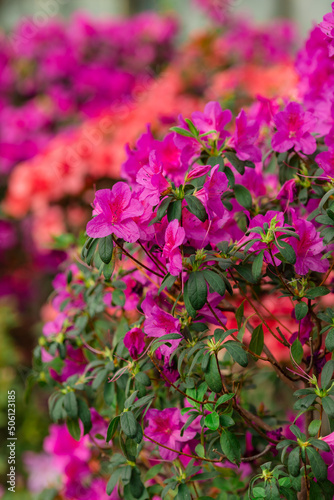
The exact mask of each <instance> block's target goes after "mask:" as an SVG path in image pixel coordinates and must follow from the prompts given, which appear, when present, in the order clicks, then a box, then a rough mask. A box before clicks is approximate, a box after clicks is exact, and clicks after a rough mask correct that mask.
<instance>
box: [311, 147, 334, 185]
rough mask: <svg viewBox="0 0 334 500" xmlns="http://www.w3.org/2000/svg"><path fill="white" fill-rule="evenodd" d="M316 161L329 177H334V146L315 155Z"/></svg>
mask: <svg viewBox="0 0 334 500" xmlns="http://www.w3.org/2000/svg"><path fill="white" fill-rule="evenodd" d="M315 161H316V162H317V163H318V165H319V167H320V168H322V170H323V171H324V173H325V174H326V175H327V176H328V177H329V179H333V178H334V147H329V149H328V151H323V152H322V153H319V154H318V155H317V156H316V157H315Z"/></svg>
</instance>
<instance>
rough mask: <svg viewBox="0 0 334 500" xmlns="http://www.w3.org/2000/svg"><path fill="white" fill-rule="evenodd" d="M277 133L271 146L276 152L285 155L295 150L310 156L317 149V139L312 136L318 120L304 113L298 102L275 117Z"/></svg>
mask: <svg viewBox="0 0 334 500" xmlns="http://www.w3.org/2000/svg"><path fill="white" fill-rule="evenodd" d="M274 122H275V125H276V127H277V132H276V133H275V134H274V135H273V138H272V140H271V145H272V148H273V150H274V151H277V152H278V153H284V151H288V150H289V149H292V148H295V150H296V151H302V152H303V153H305V154H307V155H310V154H312V153H314V151H315V150H316V148H317V143H316V140H315V138H314V137H313V136H312V135H311V133H310V131H313V129H314V127H315V124H316V119H315V118H314V116H313V115H312V113H309V112H308V111H304V110H303V108H302V106H301V105H300V104H298V103H297V102H290V103H289V104H288V105H287V106H286V108H285V110H284V111H280V112H279V113H277V115H275V117H274Z"/></svg>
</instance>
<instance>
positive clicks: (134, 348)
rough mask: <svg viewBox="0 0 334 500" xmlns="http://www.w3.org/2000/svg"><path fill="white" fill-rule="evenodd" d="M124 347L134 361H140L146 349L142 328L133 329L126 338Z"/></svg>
mask: <svg viewBox="0 0 334 500" xmlns="http://www.w3.org/2000/svg"><path fill="white" fill-rule="evenodd" d="M123 342H124V345H125V347H126V348H127V349H128V351H129V353H130V356H131V357H132V358H133V359H138V357H139V354H141V353H142V352H143V351H144V349H145V334H144V332H143V330H142V329H141V328H131V330H129V331H128V333H127V334H126V335H125V337H124V340H123Z"/></svg>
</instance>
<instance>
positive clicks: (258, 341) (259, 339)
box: [249, 323, 264, 356]
mask: <svg viewBox="0 0 334 500" xmlns="http://www.w3.org/2000/svg"><path fill="white" fill-rule="evenodd" d="M263 345H264V334H263V327H262V323H261V325H258V326H257V327H256V328H255V329H254V331H253V333H252V338H251V341H250V344H249V349H250V350H251V351H252V352H254V353H255V354H257V355H258V356H260V355H261V353H262V349H263Z"/></svg>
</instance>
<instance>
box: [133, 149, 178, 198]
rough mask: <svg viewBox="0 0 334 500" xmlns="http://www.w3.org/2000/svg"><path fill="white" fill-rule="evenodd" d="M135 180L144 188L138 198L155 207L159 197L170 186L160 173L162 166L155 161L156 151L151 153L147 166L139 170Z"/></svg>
mask: <svg viewBox="0 0 334 500" xmlns="http://www.w3.org/2000/svg"><path fill="white" fill-rule="evenodd" d="M136 180H137V183H138V184H140V185H141V186H143V187H144V189H143V191H142V193H141V194H140V197H139V198H140V199H141V200H145V199H147V200H148V202H149V204H150V205H157V204H158V203H159V200H160V195H161V194H162V193H163V192H164V191H166V190H167V189H168V188H169V187H170V186H169V183H168V181H167V180H166V179H165V177H164V175H163V173H162V164H161V163H160V162H159V161H158V159H157V154H156V151H151V153H150V156H149V164H148V165H145V166H144V167H142V168H141V169H140V170H139V172H138V174H137V177H136Z"/></svg>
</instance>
